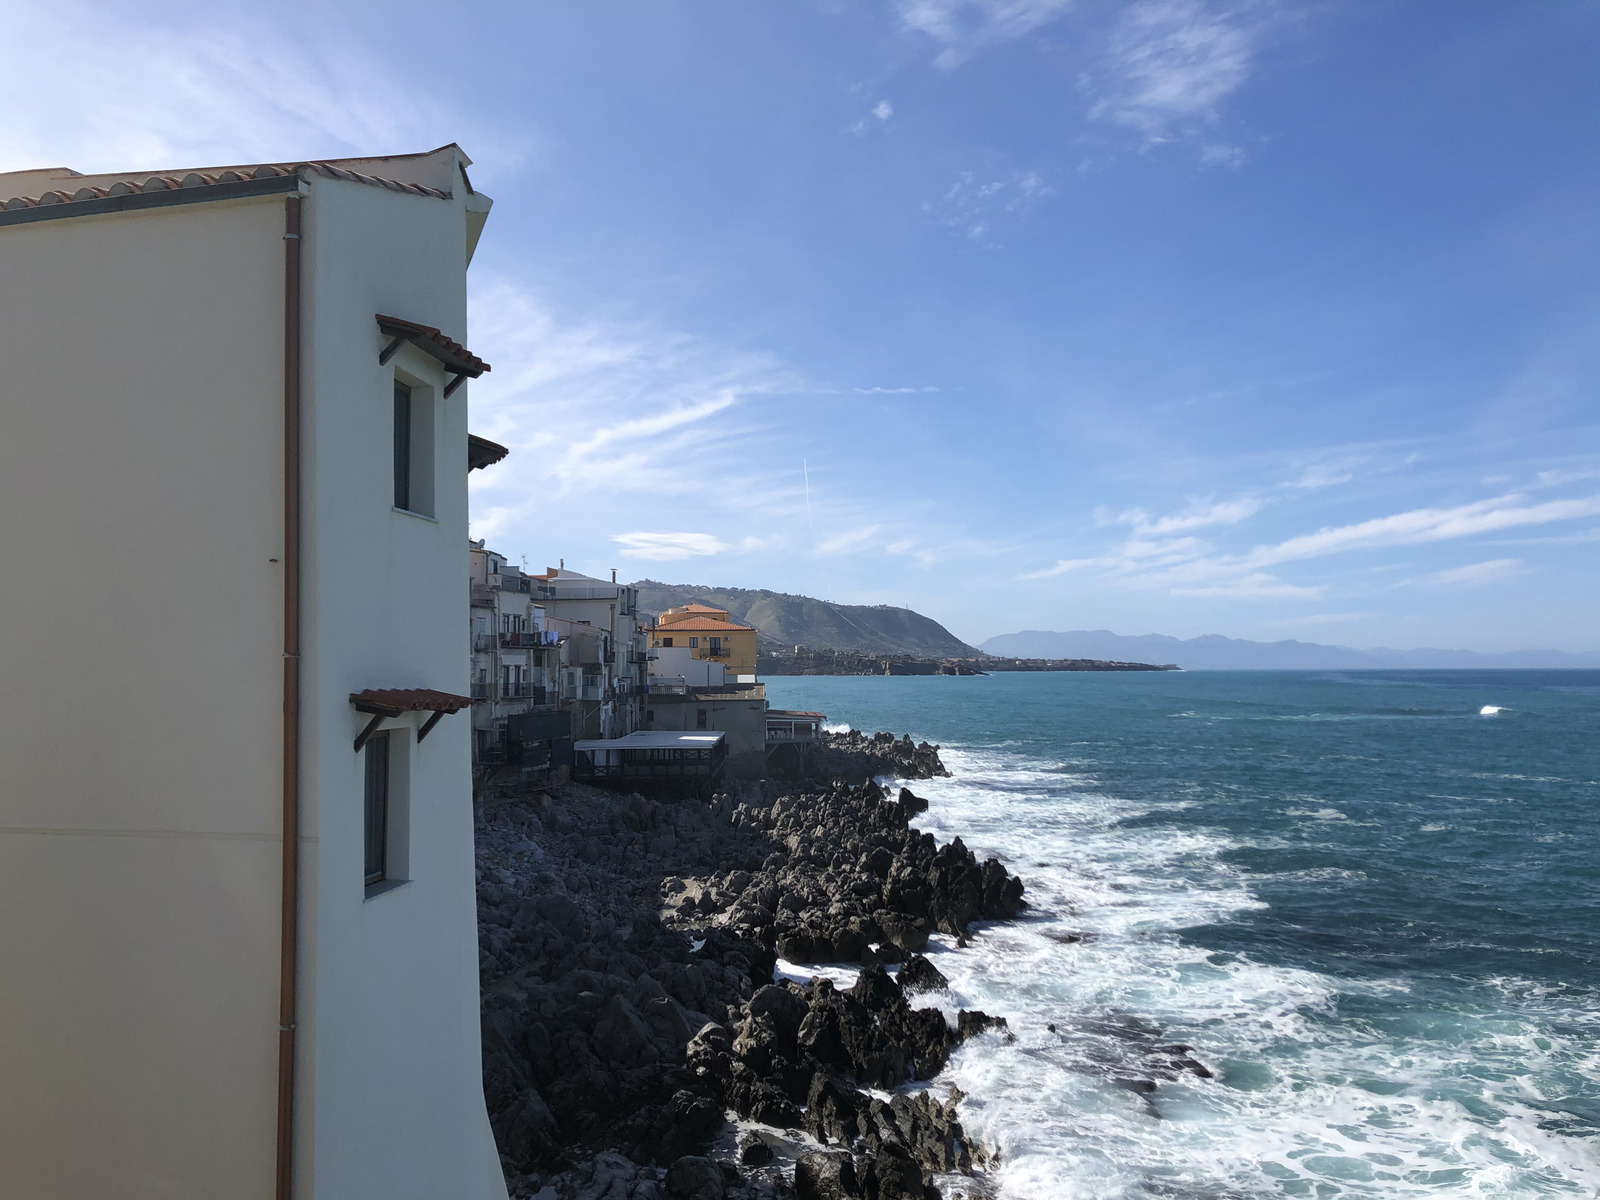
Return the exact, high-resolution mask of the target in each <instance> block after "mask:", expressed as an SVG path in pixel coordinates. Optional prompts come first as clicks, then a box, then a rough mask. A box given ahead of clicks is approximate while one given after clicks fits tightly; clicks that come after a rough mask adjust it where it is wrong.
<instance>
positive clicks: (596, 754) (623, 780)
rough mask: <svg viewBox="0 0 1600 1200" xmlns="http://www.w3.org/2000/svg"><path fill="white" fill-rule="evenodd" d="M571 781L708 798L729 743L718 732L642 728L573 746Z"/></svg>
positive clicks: (716, 783)
mask: <svg viewBox="0 0 1600 1200" xmlns="http://www.w3.org/2000/svg"><path fill="white" fill-rule="evenodd" d="M572 750H573V760H572V777H573V778H574V779H577V780H581V781H582V782H584V783H594V784H600V785H602V786H613V787H614V786H627V787H641V786H648V785H654V786H657V787H666V788H671V789H673V790H676V791H685V792H694V793H697V794H701V795H708V794H709V793H710V792H711V791H713V790H715V789H716V788H717V787H718V786H719V785H720V784H721V783H722V775H723V770H724V768H725V767H726V765H727V761H728V743H727V739H726V738H725V737H724V735H723V734H722V733H720V732H718V731H716V730H701V731H699V732H696V733H680V732H677V731H674V730H666V729H662V730H656V729H640V730H637V731H635V732H633V733H630V734H628V735H627V736H625V737H619V738H605V739H596V740H584V741H581V742H574V743H573V744H572Z"/></svg>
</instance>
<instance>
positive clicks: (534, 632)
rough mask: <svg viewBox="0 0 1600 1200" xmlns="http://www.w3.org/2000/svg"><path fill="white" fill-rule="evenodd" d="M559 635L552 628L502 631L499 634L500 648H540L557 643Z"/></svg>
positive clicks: (559, 638)
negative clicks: (512, 631) (511, 631)
mask: <svg viewBox="0 0 1600 1200" xmlns="http://www.w3.org/2000/svg"><path fill="white" fill-rule="evenodd" d="M560 640H561V637H560V635H559V634H558V633H556V631H555V630H553V629H522V630H517V631H516V632H514V633H508V632H502V633H501V634H500V648H501V649H502V650H542V649H544V648H545V647H547V646H554V645H557V644H558V643H559V642H560Z"/></svg>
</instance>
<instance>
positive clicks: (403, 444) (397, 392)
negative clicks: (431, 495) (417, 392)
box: [394, 383, 411, 511]
mask: <svg viewBox="0 0 1600 1200" xmlns="http://www.w3.org/2000/svg"><path fill="white" fill-rule="evenodd" d="M394 506H395V507H396V508H403V509H406V510H407V511H409V510H410V509H411V389H410V388H408V387H407V386H406V385H405V384H403V383H396V384H395V385H394Z"/></svg>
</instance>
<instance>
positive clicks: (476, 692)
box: [472, 683, 489, 700]
mask: <svg viewBox="0 0 1600 1200" xmlns="http://www.w3.org/2000/svg"><path fill="white" fill-rule="evenodd" d="M472 698H473V699H474V700H487V699H488V698H489V685H488V684H487V683H475V684H473V685H472Z"/></svg>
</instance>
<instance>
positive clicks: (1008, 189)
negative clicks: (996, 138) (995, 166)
mask: <svg viewBox="0 0 1600 1200" xmlns="http://www.w3.org/2000/svg"><path fill="white" fill-rule="evenodd" d="M1049 194H1050V185H1049V184H1047V183H1046V182H1045V181H1044V179H1043V178H1042V177H1041V176H1040V175H1039V174H1038V173H1037V172H1034V171H1013V172H1007V173H1001V174H991V175H990V176H989V177H987V178H986V177H984V176H982V175H979V174H978V173H977V172H974V171H962V172H961V174H960V175H959V176H957V177H956V180H955V182H954V183H952V184H951V185H950V186H949V187H947V188H946V189H945V192H944V194H943V195H942V196H940V197H939V198H938V199H937V200H935V201H933V202H932V203H929V204H925V205H923V208H924V210H926V211H927V212H928V213H929V214H930V215H932V217H933V218H934V220H936V221H938V222H939V224H941V225H943V226H944V227H945V228H946V229H948V230H950V231H951V232H952V233H955V234H959V235H960V236H961V237H964V238H966V239H967V240H969V241H972V242H976V243H978V244H979V245H980V246H984V247H986V248H990V249H992V248H995V247H997V246H998V245H999V243H998V242H996V241H994V240H993V235H994V233H995V232H996V230H997V228H998V227H999V226H1001V225H1003V224H1006V223H1007V222H1008V221H1010V220H1012V219H1015V218H1016V217H1018V216H1020V215H1021V214H1022V213H1025V212H1026V211H1027V210H1028V209H1030V208H1032V207H1033V206H1034V205H1035V204H1036V203H1038V202H1039V201H1040V200H1042V199H1044V197H1046V196H1048V195H1049Z"/></svg>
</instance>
